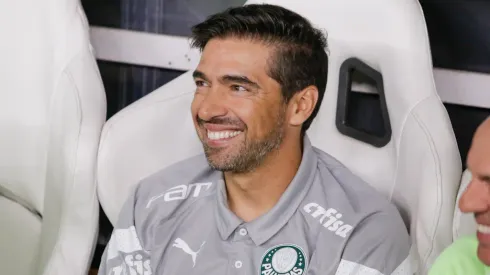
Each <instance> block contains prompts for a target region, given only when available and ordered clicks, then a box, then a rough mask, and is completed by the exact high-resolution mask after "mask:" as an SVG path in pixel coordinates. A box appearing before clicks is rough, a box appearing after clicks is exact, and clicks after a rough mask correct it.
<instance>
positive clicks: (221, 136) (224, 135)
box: [207, 130, 242, 141]
mask: <svg viewBox="0 0 490 275" xmlns="http://www.w3.org/2000/svg"><path fill="white" fill-rule="evenodd" d="M241 133H242V131H210V130H207V137H208V139H210V140H213V141H220V140H227V139H231V138H234V137H236V136H238V135H239V134H241Z"/></svg>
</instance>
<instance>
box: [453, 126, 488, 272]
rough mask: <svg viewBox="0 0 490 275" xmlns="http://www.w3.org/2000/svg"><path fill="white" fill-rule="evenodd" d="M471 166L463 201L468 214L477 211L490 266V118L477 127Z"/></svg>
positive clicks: (483, 255) (483, 254) (482, 256)
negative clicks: (469, 179) (468, 182)
mask: <svg viewBox="0 0 490 275" xmlns="http://www.w3.org/2000/svg"><path fill="white" fill-rule="evenodd" d="M468 169H469V170H470V171H471V174H472V180H471V183H470V185H469V186H468V188H467V189H466V190H465V192H464V193H463V195H462V196H461V199H460V201H459V208H460V209H461V211H462V212H465V213H474V214H475V219H476V222H477V224H478V233H477V238H478V242H479V245H478V257H479V258H480V260H481V261H482V262H483V263H485V264H486V265H490V120H487V121H486V122H485V123H484V124H483V125H482V126H480V127H479V129H478V130H477V132H476V134H475V136H474V138H473V143H472V145H471V149H470V152H469V153H468Z"/></svg>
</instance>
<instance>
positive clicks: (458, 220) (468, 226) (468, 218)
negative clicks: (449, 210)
mask: <svg viewBox="0 0 490 275" xmlns="http://www.w3.org/2000/svg"><path fill="white" fill-rule="evenodd" d="M470 182H471V172H470V171H469V170H468V169H466V170H465V171H464V173H463V176H462V177H461V185H460V187H459V191H458V197H457V199H456V207H455V208H454V222H453V236H454V237H453V239H454V240H457V239H459V238H461V237H464V236H469V235H475V233H476V227H477V224H476V221H475V216H474V214H473V213H463V212H461V210H459V207H458V202H459V199H460V198H461V195H463V193H464V191H465V190H466V188H468V185H470Z"/></svg>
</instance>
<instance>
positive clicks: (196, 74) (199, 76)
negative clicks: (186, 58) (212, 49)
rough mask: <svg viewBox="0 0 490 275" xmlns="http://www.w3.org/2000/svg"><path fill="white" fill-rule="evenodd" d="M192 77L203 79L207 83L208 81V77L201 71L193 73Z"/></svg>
mask: <svg viewBox="0 0 490 275" xmlns="http://www.w3.org/2000/svg"><path fill="white" fill-rule="evenodd" d="M192 77H193V78H201V79H204V80H205V81H208V82H209V80H208V78H207V77H206V75H205V74H204V73H203V72H201V71H198V70H195V71H194V72H193V73H192Z"/></svg>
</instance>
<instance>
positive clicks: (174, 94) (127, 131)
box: [97, 0, 462, 274]
mask: <svg viewBox="0 0 490 275" xmlns="http://www.w3.org/2000/svg"><path fill="white" fill-rule="evenodd" d="M263 2H267V3H271V4H278V5H282V6H284V7H286V8H289V9H291V10H293V11H296V12H298V13H299V14H301V15H303V16H305V17H306V18H308V19H309V20H310V21H311V22H312V23H313V24H314V25H316V26H317V27H320V28H322V29H325V30H326V31H327V32H328V44H329V49H328V52H329V56H330V60H329V76H328V84H327V91H326V94H325V98H324V99H323V103H322V107H321V110H320V112H319V114H318V116H317V118H316V119H315V120H314V122H313V124H312V126H311V128H310V130H309V131H308V135H309V137H310V139H311V141H312V143H313V145H315V146H316V147H319V148H321V149H323V150H324V151H326V152H327V153H329V154H331V155H333V156H334V157H335V158H337V159H339V160H340V161H341V162H342V163H344V164H345V165H346V166H347V167H349V168H350V169H351V170H352V171H353V172H354V173H355V174H357V175H359V176H360V177H361V178H363V179H364V180H365V181H366V182H368V183H369V184H371V185H372V186H374V187H375V188H376V189H377V190H379V192H381V193H383V194H385V195H386V197H388V198H389V199H391V200H392V201H393V202H394V203H395V204H396V205H397V206H398V208H399V209H400V212H401V213H402V215H403V217H404V219H405V221H406V223H407V227H408V228H409V229H410V233H411V236H412V240H413V249H412V256H413V265H414V267H415V268H416V269H417V270H418V272H417V274H426V273H427V271H428V269H429V268H430V266H431V265H432V263H433V262H434V260H435V259H436V258H437V256H438V255H439V254H440V253H441V252H442V251H443V249H444V248H446V247H447V246H448V245H450V244H451V243H452V241H453V233H452V224H453V214H454V209H455V198H456V194H457V191H458V187H459V182H460V178H461V172H462V167H461V160H460V155H459V152H458V148H457V144H456V139H455V136H454V133H453V130H452V127H451V123H450V121H449V118H448V115H447V113H446V110H445V108H444V106H443V104H442V102H441V100H440V98H439V96H438V94H437V92H436V88H435V84H434V79H433V74H432V62H431V54H430V48H429V41H428V36H427V30H426V25H425V21H424V16H423V13H422V10H421V8H420V5H419V3H418V1H414V0H391V1H385V0H369V1H366V0H342V1H339V0H313V1H309V2H308V4H307V5H306V4H305V3H304V2H303V1H297V0H296V1H295V0H268V1H249V2H247V3H263ZM352 58H354V59H352ZM352 68H354V69H358V70H361V71H363V72H365V73H366V74H368V75H371V76H372V78H374V79H376V80H377V81H378V83H377V84H379V87H378V88H380V90H384V93H382V94H381V99H382V101H383V102H384V103H385V104H384V106H385V108H384V111H385V112H384V113H383V114H384V120H385V122H386V123H385V124H384V126H385V127H386V129H388V132H387V134H386V135H384V136H380V137H373V136H372V135H367V134H365V133H361V132H359V131H356V130H353V129H352V128H350V127H349V124H346V123H345V117H344V115H345V113H344V111H345V110H346V108H344V105H345V104H344V103H345V100H347V97H346V92H347V90H349V86H350V85H348V80H349V72H350V71H351V69H352ZM364 86H366V85H364ZM359 87H362V85H361V86H359ZM194 89H195V86H194V83H193V80H192V76H191V73H190V72H187V73H185V74H184V75H182V76H180V77H178V78H177V79H175V80H173V81H171V82H170V83H168V84H166V85H164V86H163V87H161V88H159V89H158V90H156V91H154V92H153V93H151V94H150V95H148V96H146V97H144V98H142V99H141V100H139V101H137V102H135V103H134V104H132V105H130V106H128V107H127V108H125V109H123V110H122V111H121V112H119V113H118V114H116V115H115V116H114V117H112V118H111V119H110V120H109V121H108V122H107V124H106V125H105V127H104V130H103V136H102V139H101V145H100V149H99V162H98V175H97V179H98V194H99V199H100V201H101V204H102V207H103V209H104V211H105V212H106V214H107V216H108V217H109V219H110V221H111V222H112V223H114V222H115V221H116V219H117V216H118V213H119V210H120V209H121V205H122V204H123V202H124V201H125V199H126V197H127V195H128V193H129V191H130V190H131V189H132V188H133V186H134V185H135V184H137V183H138V181H139V180H140V179H142V178H145V177H147V176H148V175H150V174H152V173H154V172H156V171H158V170H160V169H162V168H164V167H166V166H168V165H170V164H173V163H176V162H178V161H180V160H183V159H185V158H188V157H191V156H194V155H197V154H200V153H202V148H201V144H200V142H199V140H198V138H197V135H196V134H195V131H194V127H193V124H192V117H191V114H190V103H191V100H192V97H193V92H194ZM368 90H369V88H368Z"/></svg>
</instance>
